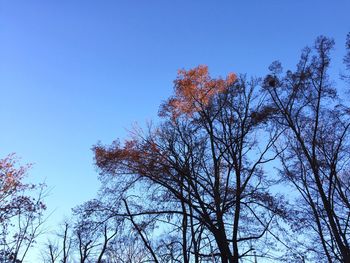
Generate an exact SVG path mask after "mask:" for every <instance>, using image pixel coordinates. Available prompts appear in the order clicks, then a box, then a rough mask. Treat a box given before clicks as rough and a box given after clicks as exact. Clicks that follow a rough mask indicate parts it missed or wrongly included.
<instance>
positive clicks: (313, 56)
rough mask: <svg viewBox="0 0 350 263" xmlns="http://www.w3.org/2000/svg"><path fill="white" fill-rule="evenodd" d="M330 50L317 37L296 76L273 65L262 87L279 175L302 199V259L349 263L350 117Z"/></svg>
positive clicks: (298, 218) (298, 212)
mask: <svg viewBox="0 0 350 263" xmlns="http://www.w3.org/2000/svg"><path fill="white" fill-rule="evenodd" d="M333 45H334V42H333V41H332V40H331V39H328V38H326V37H323V36H321V37H319V38H317V40H316V42H315V45H314V47H313V48H305V49H304V50H303V52H302V55H301V59H300V61H299V63H298V65H297V69H296V70H295V71H294V72H292V71H287V72H286V73H285V74H284V75H283V74H282V72H283V70H282V67H281V65H280V63H278V62H275V63H273V64H272V66H271V67H270V69H271V74H270V75H268V76H267V77H266V78H265V83H264V86H265V90H266V92H267V93H268V94H269V97H270V100H271V108H273V109H274V115H273V121H274V124H275V125H276V127H278V129H279V130H281V131H283V136H281V140H280V145H281V146H282V147H283V148H285V149H286V151H284V153H283V154H282V155H281V156H280V160H281V164H282V167H283V168H282V170H281V174H282V175H283V177H284V178H285V179H286V180H288V181H289V182H290V183H292V185H293V186H294V187H295V189H296V190H297V191H298V192H299V196H300V198H299V199H298V203H297V204H296V207H295V212H294V214H293V217H294V219H295V220H294V225H293V226H294V228H295V229H296V230H299V233H305V235H302V242H303V243H304V245H305V246H304V247H303V248H304V249H305V258H309V259H312V258H313V259H314V260H317V261H322V262H323V261H325V260H326V261H328V262H335V261H338V262H350V246H349V239H350V232H349V223H350V206H349V204H350V202H349V201H350V191H349V190H350V189H349V182H350V181H349V168H350V167H349V153H350V152H349V150H350V148H349V146H350V144H349V143H350V141H349V126H350V118H349V117H350V115H349V113H350V112H349V109H348V108H346V107H345V106H344V105H342V104H341V103H340V100H339V98H338V96H337V92H336V89H335V88H334V86H333V84H334V83H333V82H332V81H331V80H330V79H329V76H328V73H327V71H328V69H329V66H330V52H331V50H332V48H333ZM347 59H348V58H347ZM346 61H347V60H345V62H346ZM307 230H309V231H307ZM309 241H310V242H309ZM300 248H302V247H300Z"/></svg>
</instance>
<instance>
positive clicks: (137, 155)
mask: <svg viewBox="0 0 350 263" xmlns="http://www.w3.org/2000/svg"><path fill="white" fill-rule="evenodd" d="M349 43H350V36H349V37H348V41H347V51H348V54H347V55H346V57H345V59H344V62H345V65H346V67H347V69H349V67H350V61H349V56H350V53H349V50H350V46H349ZM333 45H334V43H333V41H332V40H330V39H328V38H326V37H319V38H318V39H317V40H316V41H315V44H314V46H313V47H312V48H305V49H304V50H303V52H302V55H301V58H300V61H299V63H298V64H297V67H296V69H295V70H294V71H290V70H289V71H286V72H285V71H283V69H282V66H281V64H280V63H279V62H274V63H273V64H272V65H271V67H270V71H271V73H270V74H269V75H268V76H266V77H265V78H264V79H247V77H246V76H238V77H237V76H236V75H234V74H229V75H228V76H227V77H226V78H216V79H214V78H211V77H210V75H209V73H208V68H207V67H206V66H199V67H196V68H194V69H191V70H188V71H186V70H181V71H179V74H178V77H177V79H176V80H175V82H174V83H175V92H174V95H173V96H172V97H171V98H170V99H169V100H167V101H166V102H164V103H163V104H162V105H161V108H160V116H161V122H160V123H159V124H158V125H155V126H154V125H149V127H148V129H147V131H143V130H141V129H135V130H133V131H132V132H131V134H130V139H128V140H126V141H125V142H124V143H120V142H119V141H115V142H114V143H112V145H101V144H99V145H96V146H95V147H94V148H93V150H94V152H95V160H96V165H97V167H98V169H99V171H100V180H101V182H102V187H101V190H100V192H99V198H98V199H96V200H92V201H89V202H87V203H85V204H83V205H81V206H80V207H78V208H77V209H76V210H75V212H76V215H77V217H78V218H80V219H79V220H78V223H77V224H76V225H75V226H74V227H73V229H74V231H72V233H73V234H72V235H73V236H75V237H76V238H75V240H76V241H75V244H77V245H76V246H75V247H76V248H78V249H77V250H76V251H79V254H80V259H81V262H185V263H188V262H195V263H199V262H223V263H226V262H230V263H236V262H257V261H260V260H262V261H263V262H268V261H270V262H271V261H273V262H350V244H349V242H350V240H349V238H350V233H349V227H350V226H349V224H350V205H349V204H350V184H349V183H350V180H349V174H350V170H349V156H350V155H349V149H350V148H349V146H350V145H349V143H350V140H349V125H350V119H349V117H350V115H349V114H350V110H349V107H348V105H347V104H346V102H345V103H344V102H342V100H341V98H340V97H339V96H338V95H337V90H336V89H335V88H334V82H332V80H331V79H330V77H329V75H328V69H329V67H330V52H331V50H332V48H333ZM346 78H347V77H346V75H343V77H342V79H346ZM273 167H275V168H276V169H277V170H278V172H276V169H273ZM286 193H288V194H286ZM74 233H75V234H74ZM51 248H52V246H51ZM49 251H50V255H52V254H53V253H52V249H51V250H50V247H49ZM56 251H64V249H63V250H62V249H58V250H57V249H56ZM63 254H65V253H63ZM84 255H85V256H84ZM53 258H54V256H51V259H53ZM50 262H54V260H51V261H50ZM63 262H67V261H63Z"/></svg>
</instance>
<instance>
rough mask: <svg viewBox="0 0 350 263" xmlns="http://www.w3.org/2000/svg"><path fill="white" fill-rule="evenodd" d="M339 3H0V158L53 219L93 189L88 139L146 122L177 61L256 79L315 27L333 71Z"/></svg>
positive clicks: (343, 29) (291, 53)
mask: <svg viewBox="0 0 350 263" xmlns="http://www.w3.org/2000/svg"><path fill="white" fill-rule="evenodd" d="M349 10H350V1H348V0H347V1H345V0H344V1H341V0H339V1H325V0H323V1H322V0H318V1H316V0H309V1H305V0H303V1H302V0H283V1H281V0H278V1H277V0H276V1H272V0H265V1H261V0H256V1H232V0H231V1H206V0H194V1H189V0H187V1H185V0H174V1H164V0H163V1H160V0H159V1H153V0H147V1H145V0H143V1H141V0H139V1H136V0H135V1H130V0H128V1H127V0H125V1H118V0H115V1H108V0H104V1H91V0H84V1H78V0H75V1H72V0H63V1H48V0H45V1H44V0H42V1H34V0H33V1H30V0H23V1H16V0H11V1H10V0H8V1H1V0H0V116H1V130H0V157H4V156H5V155H7V154H8V153H11V152H16V153H17V155H18V156H20V157H22V162H23V163H25V162H31V163H34V164H35V165H34V167H33V169H32V170H31V171H30V180H31V181H34V182H40V181H42V180H44V179H45V180H46V183H47V184H48V186H49V187H50V188H51V187H52V190H51V194H50V196H49V197H48V198H47V205H48V209H49V210H50V211H52V210H55V213H54V216H52V217H51V219H50V220H49V223H51V224H52V225H54V224H55V222H59V221H60V220H61V219H62V218H63V216H64V215H66V216H69V214H70V209H71V208H72V207H74V206H76V205H78V204H80V203H82V202H84V201H86V200H88V199H89V198H92V197H94V196H95V194H96V191H97V189H98V187H99V183H98V180H97V172H96V170H95V168H94V166H93V155H92V152H91V150H90V149H91V147H92V145H94V144H95V143H97V142H98V141H101V142H103V143H110V142H112V140H114V139H116V138H118V137H119V138H123V137H124V136H125V135H126V130H127V129H128V128H130V127H131V125H132V124H133V123H134V122H138V123H140V124H141V125H142V124H143V123H145V122H146V121H148V120H151V119H155V118H156V117H157V111H158V106H159V104H160V103H161V102H162V100H165V99H166V98H167V97H168V96H169V95H170V94H171V92H172V88H173V84H172V81H173V79H174V78H175V77H176V72H177V70H178V69H180V68H190V67H194V66H197V65H198V64H207V65H208V66H209V69H210V70H211V72H212V75H214V76H217V75H226V74H227V73H228V72H237V73H247V74H248V75H257V76H263V75H264V74H265V73H266V72H267V67H268V65H269V64H270V63H271V62H272V61H274V60H277V59H280V60H281V61H282V62H283V64H285V65H287V67H292V66H293V65H295V64H296V62H297V59H298V57H299V54H300V50H301V49H302V48H303V47H304V46H305V45H307V44H312V42H313V41H314V39H315V38H316V37H317V36H318V35H320V34H323V35H327V36H330V37H333V38H334V39H335V40H336V42H337V46H336V49H335V51H334V54H335V62H336V66H334V68H333V70H334V72H339V71H340V70H341V64H339V62H341V59H342V55H343V54H344V48H343V47H344V41H345V36H346V34H347V32H349V31H350V18H349ZM337 63H338V64H337Z"/></svg>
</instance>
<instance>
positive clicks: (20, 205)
mask: <svg viewBox="0 0 350 263" xmlns="http://www.w3.org/2000/svg"><path fill="white" fill-rule="evenodd" d="M28 168H29V166H20V167H18V165H17V159H16V158H15V156H14V155H9V156H7V157H6V158H4V159H1V160H0V222H1V230H0V231H1V232H0V261H1V262H22V261H23V259H24V258H25V256H26V255H27V253H28V251H29V249H30V248H31V247H32V246H33V244H34V243H35V240H36V238H37V237H38V235H39V234H41V230H40V227H41V226H42V224H43V211H44V210H45V209H46V206H45V204H44V203H43V198H44V191H43V189H44V185H39V186H35V185H32V184H25V183H24V182H23V179H24V177H25V176H26V174H27V170H28ZM33 191H38V192H37V197H36V198H34V197H33V196H32V195H30V193H31V192H32V193H33ZM34 193H35V192H34Z"/></svg>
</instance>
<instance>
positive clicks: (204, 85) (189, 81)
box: [160, 65, 237, 118]
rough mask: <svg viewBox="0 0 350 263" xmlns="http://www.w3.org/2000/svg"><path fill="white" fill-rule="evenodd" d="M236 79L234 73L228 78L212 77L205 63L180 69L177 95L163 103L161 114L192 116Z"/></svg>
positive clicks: (176, 81)
mask: <svg viewBox="0 0 350 263" xmlns="http://www.w3.org/2000/svg"><path fill="white" fill-rule="evenodd" d="M236 79H237V77H236V75H235V74H233V73H230V74H229V75H228V76H227V77H226V79H222V78H217V79H212V78H211V77H210V75H209V72H208V67H207V66H205V65H200V66H198V67H196V68H193V69H190V70H188V71H186V70H179V72H178V76H177V78H176V80H175V81H174V83H175V96H173V97H172V98H170V99H169V100H168V102H167V103H166V104H164V105H163V108H162V111H161V112H160V115H166V114H167V113H170V114H171V115H172V117H173V118H177V117H178V116H180V115H181V114H186V115H189V116H191V115H192V114H193V113H195V112H198V111H200V110H202V109H204V108H205V107H206V106H207V105H208V104H209V102H210V100H211V99H212V98H213V97H214V96H215V95H217V94H219V93H222V92H225V91H226V90H227V88H228V87H230V86H231V85H232V84H233V83H234V82H235V81H236Z"/></svg>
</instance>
